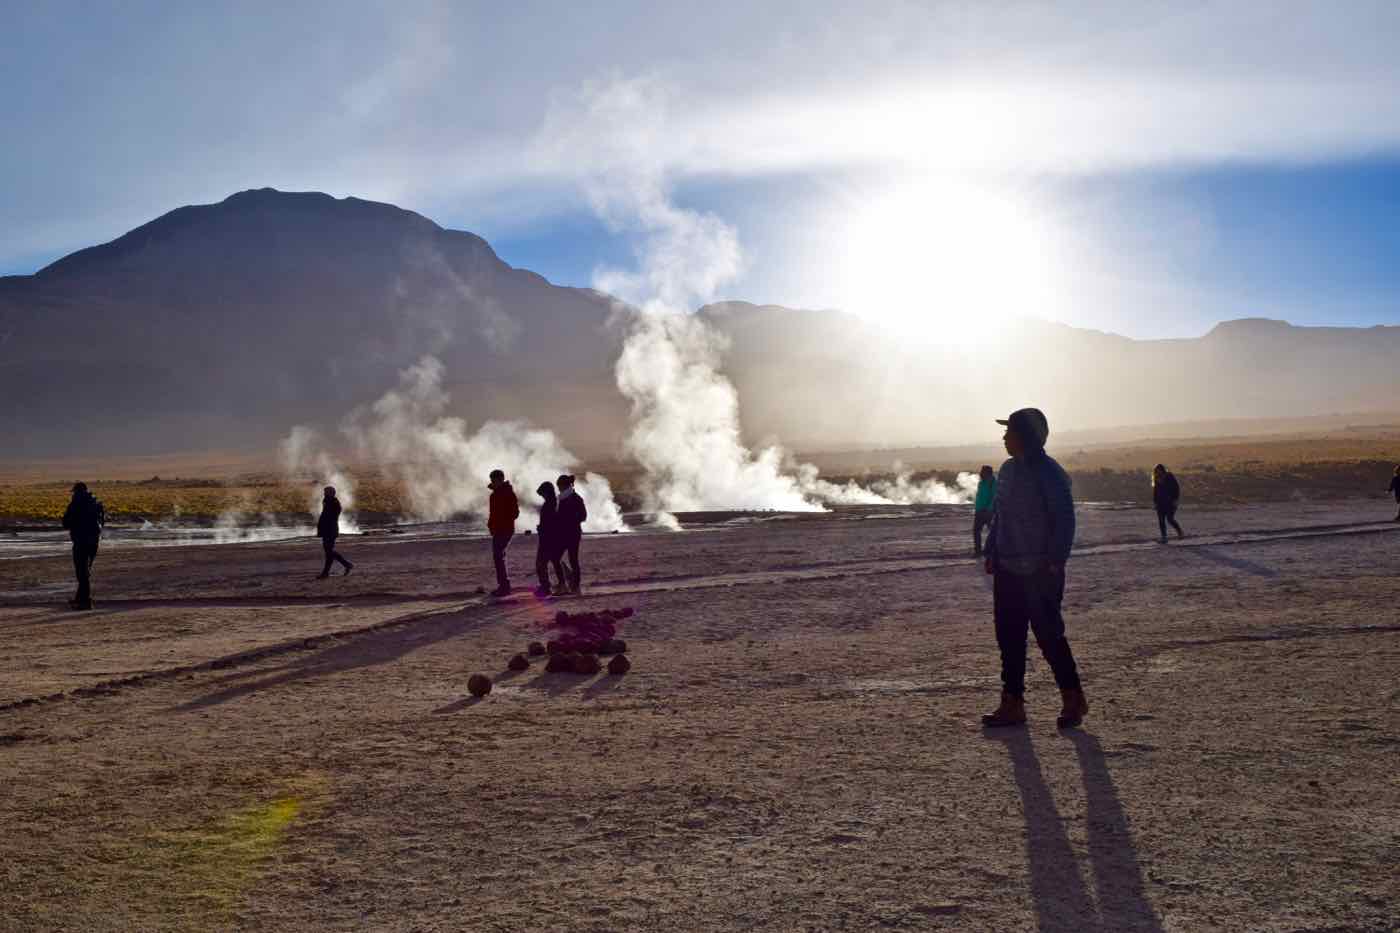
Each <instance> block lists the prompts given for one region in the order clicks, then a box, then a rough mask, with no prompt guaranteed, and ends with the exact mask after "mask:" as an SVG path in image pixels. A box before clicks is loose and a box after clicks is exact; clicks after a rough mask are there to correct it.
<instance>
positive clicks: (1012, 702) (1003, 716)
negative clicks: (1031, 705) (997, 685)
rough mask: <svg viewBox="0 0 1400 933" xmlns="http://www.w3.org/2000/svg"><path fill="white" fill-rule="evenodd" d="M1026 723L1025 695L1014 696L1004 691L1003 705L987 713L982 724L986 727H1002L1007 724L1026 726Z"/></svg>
mask: <svg viewBox="0 0 1400 933" xmlns="http://www.w3.org/2000/svg"><path fill="white" fill-rule="evenodd" d="M1025 724H1026V701H1025V699H1024V698H1023V697H1018V696H1012V695H1011V694H1009V693H1007V692H1005V691H1002V694H1001V705H1000V706H998V707H997V708H996V711H995V712H992V713H987V714H986V715H985V716H983V717H982V726H983V728H986V729H1000V728H1003V727H1006V726H1024V725H1025Z"/></svg>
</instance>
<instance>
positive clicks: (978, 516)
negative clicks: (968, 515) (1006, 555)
mask: <svg viewBox="0 0 1400 933" xmlns="http://www.w3.org/2000/svg"><path fill="white" fill-rule="evenodd" d="M996 501H997V474H996V471H994V470H993V469H992V468H991V467H989V466H985V465H984V466H983V467H982V469H981V471H980V472H979V473H978V474H977V498H976V499H974V500H973V503H972V553H973V554H975V555H977V556H978V557H981V556H982V529H983V528H986V527H987V526H988V525H990V524H991V523H992V515H993V513H994V510H995V509H996Z"/></svg>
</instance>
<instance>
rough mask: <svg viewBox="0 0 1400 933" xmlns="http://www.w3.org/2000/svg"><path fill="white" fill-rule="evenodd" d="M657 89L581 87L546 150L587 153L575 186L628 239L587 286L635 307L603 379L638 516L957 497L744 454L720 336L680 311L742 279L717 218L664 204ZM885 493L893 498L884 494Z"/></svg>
mask: <svg viewBox="0 0 1400 933" xmlns="http://www.w3.org/2000/svg"><path fill="white" fill-rule="evenodd" d="M667 105H668V93H667V90H666V88H665V87H664V86H662V85H660V84H658V83H657V82H655V81H650V80H645V79H641V80H632V81H627V80H617V81H613V82H610V83H605V84H599V85H592V86H589V87H587V88H585V89H584V91H583V93H582V94H581V95H579V97H578V99H577V100H576V101H575V102H574V105H573V107H571V108H569V107H566V108H562V109H558V110H556V112H554V113H553V114H551V117H550V120H549V121H548V122H547V124H546V132H545V135H546V138H547V144H548V145H554V146H561V147H571V148H582V147H581V146H578V144H579V143H581V142H583V141H587V142H588V143H589V144H590V145H589V147H588V148H589V149H591V150H592V151H595V152H596V151H599V150H601V156H600V157H599V160H598V162H597V163H595V164H594V165H592V166H589V167H587V168H588V169H589V170H586V171H585V175H584V178H583V185H584V191H585V193H586V195H587V197H588V200H589V203H590V204H591V205H592V207H593V209H594V211H595V212H596V213H597V214H598V216H599V217H600V218H602V219H603V221H604V222H605V223H607V224H608V225H609V226H610V227H611V228H612V229H613V230H615V231H619V232H630V233H632V234H634V235H635V237H636V238H637V243H638V248H637V250H636V252H637V266H636V268H635V269H634V270H631V271H626V270H620V269H616V268H612V267H600V268H599V269H597V270H595V272H594V284H595V286H596V287H597V288H598V289H599V290H601V291H604V292H609V293H611V294H614V295H617V296H619V297H621V298H623V299H625V300H626V301H628V302H630V303H631V304H632V305H633V306H635V307H638V308H640V309H641V314H640V315H637V314H631V315H630V323H629V327H630V331H629V333H628V336H627V338H626V340H625V341H624V344H623V348H622V353H621V355H620V357H619V358H618V361H617V366H616V369H615V372H616V376H617V385H618V388H619V389H620V390H621V391H622V394H623V395H624V396H626V398H627V399H628V401H629V402H630V403H631V406H632V423H631V429H630V431H629V434H628V436H627V439H626V441H625V449H626V451H627V453H628V454H629V455H630V456H631V457H632V458H634V459H635V460H636V461H637V463H638V464H640V465H641V467H642V468H643V470H644V471H645V476H644V479H643V483H642V490H641V492H642V495H643V500H644V503H645V505H646V507H647V508H648V509H649V510H652V511H656V512H659V513H663V519H662V521H663V524H670V525H674V519H670V520H669V522H668V521H667V519H668V518H669V514H668V513H670V512H674V511H696V510H702V509H781V510H785V511H819V510H822V509H823V508H824V506H823V503H828V502H830V503H857V502H858V503H864V504H890V503H892V502H897V501H950V502H955V501H962V499H963V497H964V494H963V493H960V492H959V491H958V490H955V489H951V488H949V487H945V486H942V485H941V484H937V483H936V482H932V484H931V485H930V484H928V483H926V484H919V485H913V484H910V483H909V482H908V479H907V477H905V478H904V479H903V482H902V484H901V482H900V481H898V480H897V481H896V482H895V483H893V484H887V487H888V488H886V489H884V490H883V491H881V490H871V489H865V488H862V487H860V486H859V485H857V484H854V483H850V484H847V485H846V486H838V485H836V484H833V483H830V482H827V481H825V480H822V479H821V478H820V476H819V475H818V471H817V468H816V467H814V466H812V465H810V464H791V463H790V458H789V456H788V455H787V454H786V453H785V452H784V451H783V450H782V448H781V447H778V446H776V445H775V446H770V447H767V448H764V449H761V450H759V451H758V452H757V453H755V452H754V451H753V450H751V449H749V448H748V447H747V446H745V445H744V443H743V440H742V435H741V432H740V420H739V397H738V394H737V392H736V391H735V389H734V386H733V384H732V383H731V382H730V381H729V379H728V378H726V377H725V376H724V375H723V374H722V373H721V371H720V364H721V358H722V356H723V353H724V350H725V349H726V347H725V342H724V339H723V337H722V336H721V335H719V334H718V333H717V332H715V331H714V330H713V329H712V328H710V327H709V326H708V325H707V324H706V323H705V322H704V321H702V320H700V319H698V318H696V317H694V316H692V315H690V314H689V313H687V312H688V310H689V309H690V308H693V307H695V306H696V305H697V304H700V303H704V302H707V301H710V300H713V298H714V297H715V296H716V294H717V293H718V292H719V289H721V288H722V287H724V286H725V285H726V284H728V283H730V282H732V281H734V280H735V279H736V278H737V277H738V276H739V274H740V272H741V271H742V269H743V253H742V250H741V248H740V245H739V237H738V233H737V231H736V230H735V229H734V228H733V227H732V226H730V225H729V224H728V223H726V222H725V221H724V220H723V219H721V218H720V217H718V216H716V215H714V214H710V213H704V212H700V211H695V210H690V209H687V208H683V207H680V206H678V205H677V204H676V203H675V202H674V200H673V198H672V196H671V191H670V188H669V186H668V183H667V172H666V166H665V165H663V164H661V163H659V162H658V161H657V160H656V158H655V155H654V153H656V152H658V151H661V150H662V149H663V148H664V147H663V146H661V145H660V143H661V142H662V141H663V139H664V137H665V134H666V132H667V119H666V114H667ZM896 497H898V498H896Z"/></svg>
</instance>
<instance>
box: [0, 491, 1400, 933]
mask: <svg viewBox="0 0 1400 933" xmlns="http://www.w3.org/2000/svg"><path fill="white" fill-rule="evenodd" d="M1392 515H1393V512H1392V511H1391V507H1390V506H1389V504H1387V503H1386V502H1384V501H1380V500H1376V499H1371V500H1352V501H1331V502H1319V503H1307V502H1292V503H1288V504H1270V505H1258V506H1235V507H1214V508H1197V509H1187V510H1184V511H1183V514H1182V516H1181V517H1182V520H1183V523H1184V524H1185V525H1186V528H1187V530H1188V531H1189V532H1190V533H1191V536H1190V537H1188V538H1187V539H1185V540H1184V541H1181V542H1175V541H1174V542H1173V543H1171V544H1169V545H1166V546H1162V545H1158V544H1156V543H1155V542H1154V541H1153V537H1154V533H1155V530H1156V528H1155V521H1154V519H1153V517H1152V515H1151V513H1150V512H1148V511H1145V510H1142V509H1095V508H1083V509H1081V512H1080V535H1079V539H1078V544H1077V547H1076V554H1075V556H1074V557H1073V559H1072V561H1071V564H1070V570H1069V574H1070V583H1069V591H1068V597H1067V605H1066V612H1067V616H1068V619H1069V633H1070V637H1071V639H1072V641H1073V643H1074V645H1075V649H1076V653H1077V654H1078V655H1079V656H1080V658H1081V666H1082V668H1083V671H1084V674H1085V678H1086V685H1087V688H1088V691H1089V697H1090V702H1091V704H1092V709H1091V713H1090V716H1089V718H1088V720H1087V722H1086V724H1085V727H1084V728H1083V729H1082V730H1079V731H1074V732H1065V733H1059V732H1057V731H1056V730H1055V728H1054V713H1055V710H1056V703H1057V700H1058V697H1057V695H1056V693H1055V691H1054V689H1053V684H1052V683H1051V682H1050V681H1049V677H1048V671H1047V670H1046V668H1045V666H1044V665H1043V663H1041V662H1040V661H1039V658H1038V657H1036V656H1035V653H1034V649H1032V655H1033V660H1032V666H1031V674H1030V693H1029V694H1028V700H1029V706H1030V709H1031V716H1032V722H1031V725H1030V727H1029V728H1028V729H1025V730H1016V731H1012V732H1009V733H1005V734H999V735H994V734H984V732H983V731H982V729H981V728H980V726H979V723H978V715H979V714H980V713H981V712H983V711H984V710H986V709H988V708H989V707H990V705H992V704H993V703H994V701H995V697H996V693H997V689H998V684H997V663H996V651H995V644H994V642H993V639H992V634H991V626H990V603H991V596H990V592H989V587H988V585H987V581H986V578H985V577H984V575H983V574H982V573H981V572H980V569H979V567H978V565H977V564H976V563H975V562H974V561H973V560H972V558H971V556H970V553H969V551H970V542H969V540H968V536H967V533H966V528H967V524H968V517H969V516H968V512H967V509H966V507H956V506H950V507H924V508H866V509H847V510H839V511H837V512H836V513H834V514H830V515H826V516H817V517H792V518H776V517H764V516H749V517H741V518H739V519H738V520H733V521H712V522H709V523H706V524H703V525H695V526H692V527H691V528H690V529H689V530H687V531H685V532H683V533H679V534H668V533H631V534H619V535H609V536H599V537H589V538H588V539H586V541H585V549H584V560H585V570H586V572H587V574H588V578H587V583H588V584H589V586H588V590H587V594H586V596H585V598H583V599H580V600H572V601H566V602H563V603H557V604H545V603H540V602H537V601H535V600H534V599H532V598H530V597H526V596H521V597H518V598H513V599H511V600H509V601H506V602H502V603H490V602H488V601H487V600H486V599H485V598H484V597H481V596H478V595H477V594H476V589H477V587H478V586H479V585H482V584H485V583H487V582H488V577H489V558H488V554H487V547H488V546H487V544H486V543H485V542H484V541H483V540H481V539H471V538H460V537H445V538H442V537H424V536H415V535H382V536H374V535H372V536H365V537H358V538H356V537H350V538H346V539H344V541H343V544H344V548H343V549H344V550H345V552H346V553H347V555H348V556H350V557H351V558H352V559H353V560H354V561H355V562H356V570H355V572H354V574H353V575H351V576H350V577H348V578H343V577H333V578H331V579H329V580H324V581H318V580H315V579H313V577H314V575H315V573H316V572H317V571H318V570H319V556H320V555H319V549H318V547H317V545H316V544H315V542H314V541H312V540H303V541H295V542H285V543H277V544H245V545H231V546H212V545H211V546H193V547H165V548H128V549H113V550H109V551H107V552H104V553H103V554H102V556H101V558H100V560H99V564H98V573H97V577H96V581H97V582H96V587H97V589H96V593H97V598H98V603H99V605H98V609H97V611H95V612H92V613H87V614H78V613H71V612H69V611H67V610H65V609H63V608H62V605H63V600H64V598H65V597H66V596H67V594H68V590H69V587H70V585H71V584H70V580H69V577H70V574H71V567H70V565H69V562H68V560H67V558H66V557H64V556H55V557H44V558H35V559H23V560H7V561H0V594H3V595H0V645H2V646H3V647H0V788H3V791H0V816H2V817H3V823H4V825H5V827H6V832H5V833H4V834H3V835H0V866H3V868H0V873H3V874H0V888H3V890H4V892H5V895H4V901H5V907H4V918H5V919H4V927H5V929H6V930H14V931H40V930H43V931H49V930H74V931H77V930H82V931H95V930H136V929H141V930H175V929H195V930H206V929H247V930H312V929H314V930H321V929H325V930H340V929H352V928H353V929H376V930H403V931H408V930H440V931H447V930H463V929H478V930H521V929H550V930H563V929H569V930H613V929H652V930H732V929H774V930H804V929H820V930H827V929H850V930H867V929H884V928H888V929H909V930H916V929H949V930H954V929H956V930H988V931H991V930H1021V929H1036V928H1038V929H1042V930H1065V931H1069V930H1075V931H1081V930H1095V931H1104V933H1110V931H1127V930H1162V931H1183V933H1185V931H1212V930H1232V931H1233V930H1238V931H1279V933H1283V931H1293V933H1303V931H1313V933H1320V931H1387V930H1394V929H1397V927H1396V920H1395V917H1396V913H1397V912H1396V904H1397V903H1400V881H1397V875H1396V873H1395V871H1394V865H1395V863H1396V860H1397V857H1400V777H1397V772H1396V768H1395V762H1396V754H1397V751H1400V718H1397V715H1396V713H1397V710H1400V687H1397V684H1400V613H1398V612H1397V609H1396V606H1397V605H1400V578H1397V575H1396V573H1395V568H1396V566H1397V560H1400V525H1395V524H1393V523H1391V522H1390V521H1389V519H1390V518H1391V517H1392ZM530 546H531V542H530V539H528V538H523V537H521V538H517V541H516V544H515V546H514V550H513V553H512V562H513V566H514V569H515V575H516V578H517V583H523V582H525V581H526V579H527V573H526V571H527V567H528V565H529V564H530V563H531V562H532V561H531V557H532V555H531V554H530ZM621 606H632V607H635V609H636V615H635V616H634V617H633V618H631V619H629V620H627V621H626V622H625V623H624V625H623V626H622V631H621V635H622V637H624V638H625V639H626V640H627V642H628V643H629V649H628V655H629V657H630V658H631V660H632V662H633V665H634V666H633V669H632V671H631V673H629V674H627V675H626V676H624V677H609V676H608V675H606V674H602V675H598V676H592V677H583V676H578V675H572V674H546V673H544V672H543V670H542V668H543V665H541V664H538V663H537V664H535V666H533V667H532V668H531V669H530V670H528V671H525V672H523V673H521V674H518V675H514V676H512V675H510V674H509V673H508V672H506V671H505V662H506V660H507V659H508V658H509V657H510V655H511V654H513V653H514V652H516V651H519V650H521V649H523V648H524V646H525V644H526V643H527V642H529V641H531V640H533V639H542V638H544V637H547V635H548V629H547V625H548V623H549V622H550V620H551V619H552V618H553V616H554V613H555V612H556V611H557V610H558V609H560V608H567V609H570V610H574V609H583V608H588V609H596V608H604V607H621ZM475 671H483V672H486V673H489V674H491V675H492V676H493V677H495V678H496V686H495V689H494V691H493V692H492V693H491V694H490V695H489V696H488V697H486V698H485V699H483V700H481V701H475V700H473V699H472V698H471V697H470V696H469V695H468V694H467V692H466V680H467V677H468V675H469V674H471V673H472V672H475Z"/></svg>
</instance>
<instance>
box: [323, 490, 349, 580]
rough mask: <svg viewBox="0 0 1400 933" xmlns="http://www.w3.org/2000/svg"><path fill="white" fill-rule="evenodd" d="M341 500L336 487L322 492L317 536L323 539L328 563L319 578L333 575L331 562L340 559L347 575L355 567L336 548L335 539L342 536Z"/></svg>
mask: <svg viewBox="0 0 1400 933" xmlns="http://www.w3.org/2000/svg"><path fill="white" fill-rule="evenodd" d="M340 511H341V509H340V500H339V499H338V498H336V495H335V487H334V486H327V487H326V489H325V491H324V492H323V493H322V494H321V517H320V518H318V519H316V536H317V537H318V538H320V539H321V547H322V548H323V549H324V550H325V552H326V565H325V566H324V567H322V568H321V573H320V575H319V576H318V577H316V579H317V580H324V579H326V577H329V576H330V575H331V564H332V563H334V562H336V561H339V562H340V565H341V566H342V567H344V568H345V576H347V577H348V576H350V571H351V570H354V569H355V565H354V564H352V563H350V562H349V561H348V560H346V559H345V558H343V557H341V556H340V552H339V551H337V550H336V549H335V539H336V538H337V537H339V536H340Z"/></svg>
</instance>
